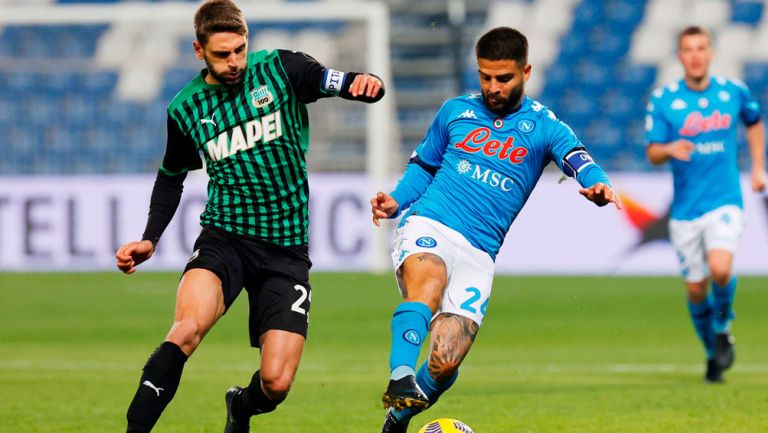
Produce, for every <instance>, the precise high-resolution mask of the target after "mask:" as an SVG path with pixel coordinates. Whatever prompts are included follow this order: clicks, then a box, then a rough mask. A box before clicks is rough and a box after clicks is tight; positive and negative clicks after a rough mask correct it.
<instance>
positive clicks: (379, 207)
mask: <svg viewBox="0 0 768 433" xmlns="http://www.w3.org/2000/svg"><path fill="white" fill-rule="evenodd" d="M399 207H400V204H398V203H397V200H395V199H394V198H392V196H391V195H389V194H386V193H383V192H379V193H377V194H376V197H374V198H372V199H371V212H372V213H373V223H374V224H376V226H377V227H378V226H380V225H381V223H379V218H389V217H391V216H392V215H394V214H395V212H397V209H398V208H399Z"/></svg>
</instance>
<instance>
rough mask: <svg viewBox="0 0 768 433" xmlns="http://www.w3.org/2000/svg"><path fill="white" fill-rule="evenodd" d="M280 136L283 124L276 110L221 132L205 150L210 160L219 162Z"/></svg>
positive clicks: (209, 142)
mask: <svg viewBox="0 0 768 433" xmlns="http://www.w3.org/2000/svg"><path fill="white" fill-rule="evenodd" d="M243 131H245V132H243ZM282 136H283V123H282V121H281V117H280V111H279V110H278V111H276V112H274V113H270V114H267V115H266V116H263V117H261V118H258V119H253V120H251V121H250V122H247V123H245V124H244V125H238V126H236V127H234V128H232V129H231V130H229V131H224V132H222V133H221V134H219V136H218V137H216V138H215V139H211V140H210V141H208V143H206V144H205V148H206V150H207V151H208V155H209V156H210V157H211V159H212V160H214V161H219V160H221V159H224V158H228V157H230V156H232V155H234V154H235V153H237V152H241V151H243V150H248V149H251V148H253V147H254V146H255V145H256V143H258V142H259V141H261V142H262V143H269V142H270V141H272V140H274V139H276V138H279V137H282Z"/></svg>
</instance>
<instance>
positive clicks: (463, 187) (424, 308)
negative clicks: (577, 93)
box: [371, 27, 621, 433]
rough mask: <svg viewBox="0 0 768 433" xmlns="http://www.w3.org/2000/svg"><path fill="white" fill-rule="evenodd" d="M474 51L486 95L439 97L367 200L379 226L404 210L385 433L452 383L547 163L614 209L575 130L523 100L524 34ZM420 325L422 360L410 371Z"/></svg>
mask: <svg viewBox="0 0 768 433" xmlns="http://www.w3.org/2000/svg"><path fill="white" fill-rule="evenodd" d="M475 54H476V57H477V65H478V75H479V78H480V88H481V90H482V94H479V95H478V94H471V95H464V96H460V97H457V98H453V99H450V100H448V101H446V102H445V103H444V104H443V106H442V107H441V108H440V111H439V112H438V113H437V116H436V117H435V119H434V121H433V122H432V125H431V126H430V128H429V130H428V132H427V134H426V137H425V138H424V140H423V141H422V142H421V144H420V145H419V146H418V147H417V148H416V151H415V152H414V153H413V155H412V157H411V160H410V163H409V164H408V166H407V168H406V170H405V173H404V174H403V177H402V178H401V179H400V182H399V183H398V184H397V187H396V188H395V190H394V191H393V192H392V193H391V194H385V193H383V192H379V193H378V194H377V195H376V197H374V198H372V199H371V206H372V212H373V222H374V224H376V225H379V219H380V218H394V217H397V216H399V215H401V214H403V212H404V211H406V209H409V210H408V211H407V212H405V213H404V214H403V218H402V220H401V222H400V224H399V226H398V228H397V231H396V234H395V240H394V243H393V251H392V259H393V262H394V266H395V270H396V277H397V282H398V285H399V287H400V292H401V295H402V296H403V297H404V298H405V302H403V303H401V304H400V305H399V306H398V307H397V309H396V310H395V312H394V317H393V318H392V324H391V328H392V349H391V353H390V358H389V365H390V370H391V376H390V380H389V386H388V387H387V390H386V392H385V393H384V396H383V401H384V405H385V406H386V407H390V410H389V411H388V412H387V416H386V419H385V421H384V426H383V429H382V432H383V433H395V432H397V433H402V432H405V431H406V430H407V427H408V423H409V422H410V419H411V417H412V416H413V415H414V414H416V413H418V412H419V411H422V410H424V409H425V408H427V407H428V406H431V405H434V404H435V402H437V400H438V398H439V397H440V395H441V394H443V393H444V392H445V391H446V390H447V389H448V388H449V387H450V386H451V385H452V384H453V383H454V381H455V380H456V377H457V376H458V370H459V365H460V364H461V362H462V361H463V359H464V357H465V356H466V354H467V352H468V351H469V348H470V347H471V345H472V342H473V341H474V339H475V336H476V335H477V332H478V330H479V329H480V325H481V324H482V322H483V318H484V316H485V313H486V308H487V307H488V302H489V298H490V294H491V283H492V280H493V270H494V260H495V258H496V254H497V253H498V251H499V248H500V247H501V244H502V242H503V241H504V237H505V235H506V233H507V231H508V229H509V227H510V225H511V224H512V222H513V221H514V220H515V218H516V217H517V215H518V213H519V212H520V210H521V209H522V208H523V205H524V204H525V202H526V200H527V199H528V197H529V195H530V194H531V192H532V190H533V188H534V186H535V185H536V182H537V181H538V180H539V178H540V177H541V174H542V172H543V170H544V167H545V166H546V165H547V164H549V162H550V161H554V162H555V164H557V166H558V167H559V168H560V169H561V170H562V171H563V172H564V173H565V174H566V175H568V176H571V177H575V178H576V179H577V180H578V182H579V183H580V184H581V185H582V187H583V188H582V189H580V190H579V192H580V193H581V194H582V195H584V196H585V197H586V198H587V199H588V200H590V201H593V202H595V203H596V204H598V205H605V204H607V203H609V202H613V203H614V204H615V205H616V207H617V208H621V202H620V201H619V197H618V195H617V194H616V193H615V192H614V191H613V189H612V188H611V186H610V185H611V184H610V181H609V179H608V176H606V174H605V172H604V171H603V170H602V169H601V168H600V167H599V166H598V165H597V164H595V163H594V162H593V160H592V158H591V157H590V156H589V154H588V153H587V150H586V148H585V147H584V145H583V144H582V143H581V142H580V141H579V139H578V138H577V137H576V136H575V135H574V133H573V131H572V130H571V129H570V128H569V127H568V126H567V125H566V124H565V123H563V122H561V121H559V120H558V119H557V118H556V117H555V115H554V114H553V113H552V112H551V111H550V110H549V109H547V107H545V106H543V105H542V104H540V103H539V102H537V101H535V100H533V99H531V98H529V97H527V96H525V83H526V81H528V78H529V77H530V74H531V65H529V64H528V41H527V39H526V37H525V36H524V35H523V34H522V33H520V32H519V31H517V30H514V29H511V28H508V27H500V28H496V29H493V30H491V31H489V32H487V33H486V34H484V35H483V36H482V37H481V38H480V40H479V41H478V42H477V45H476V47H475ZM574 248H576V247H575V246H574ZM428 330H429V332H430V333H431V346H430V353H429V359H428V360H427V361H426V362H424V363H423V364H422V365H421V367H420V368H419V369H418V371H416V362H417V359H418V355H419V350H420V347H421V344H422V342H423V341H424V339H425V338H426V335H427V332H428Z"/></svg>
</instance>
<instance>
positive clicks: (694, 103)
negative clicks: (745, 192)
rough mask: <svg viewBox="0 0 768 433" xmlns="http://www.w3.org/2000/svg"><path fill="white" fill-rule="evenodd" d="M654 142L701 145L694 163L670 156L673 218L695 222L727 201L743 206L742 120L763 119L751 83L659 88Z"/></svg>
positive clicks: (651, 122) (649, 121)
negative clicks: (739, 138)
mask: <svg viewBox="0 0 768 433" xmlns="http://www.w3.org/2000/svg"><path fill="white" fill-rule="evenodd" d="M647 110H648V114H647V116H646V133H645V138H646V141H647V142H648V143H670V142H673V141H676V140H679V139H685V140H688V141H690V142H692V143H693V144H694V145H695V146H696V147H695V150H694V152H693V154H692V155H691V160H690V161H680V160H677V159H672V160H670V163H671V165H672V175H673V177H674V198H673V200H672V213H671V218H673V219H678V220H691V219H694V218H698V217H700V216H701V215H703V214H705V213H707V212H709V211H711V210H714V209H717V208H719V207H721V206H725V205H736V206H739V207H742V206H743V204H742V198H741V187H740V184H739V168H738V164H737V161H738V160H737V157H738V149H737V147H738V146H737V138H736V137H737V127H738V125H737V120H741V121H742V122H744V123H745V124H746V125H747V126H751V125H754V124H755V123H757V122H759V121H760V106H759V104H758V103H757V101H756V100H755V99H754V98H753V97H752V95H751V94H750V92H749V90H748V89H747V87H746V86H745V85H744V84H743V83H741V82H739V81H735V80H726V79H723V78H719V77H713V78H712V79H711V80H710V84H709V87H708V88H707V89H706V90H703V91H696V90H691V89H689V88H688V86H687V85H686V84H685V81H684V80H680V81H677V82H675V83H672V84H670V85H669V86H667V87H664V88H660V89H656V90H655V91H654V92H653V95H652V96H651V100H650V102H649V103H648V109H647Z"/></svg>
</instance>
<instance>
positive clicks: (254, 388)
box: [242, 370, 285, 415]
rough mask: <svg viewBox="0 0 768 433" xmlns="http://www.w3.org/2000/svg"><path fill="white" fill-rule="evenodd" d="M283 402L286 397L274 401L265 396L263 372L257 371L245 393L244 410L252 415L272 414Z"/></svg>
mask: <svg viewBox="0 0 768 433" xmlns="http://www.w3.org/2000/svg"><path fill="white" fill-rule="evenodd" d="M283 400H285V397H283V398H281V399H279V400H272V399H270V398H269V397H267V396H266V394H264V390H262V389H261V371H260V370H257V371H256V373H254V374H253V377H252V378H251V383H250V384H248V387H247V388H245V392H243V401H242V403H243V405H242V409H243V410H245V411H246V412H247V413H249V414H250V415H259V414H262V413H267V412H272V411H273V410H275V408H277V405H279V404H280V403H282V402H283Z"/></svg>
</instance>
